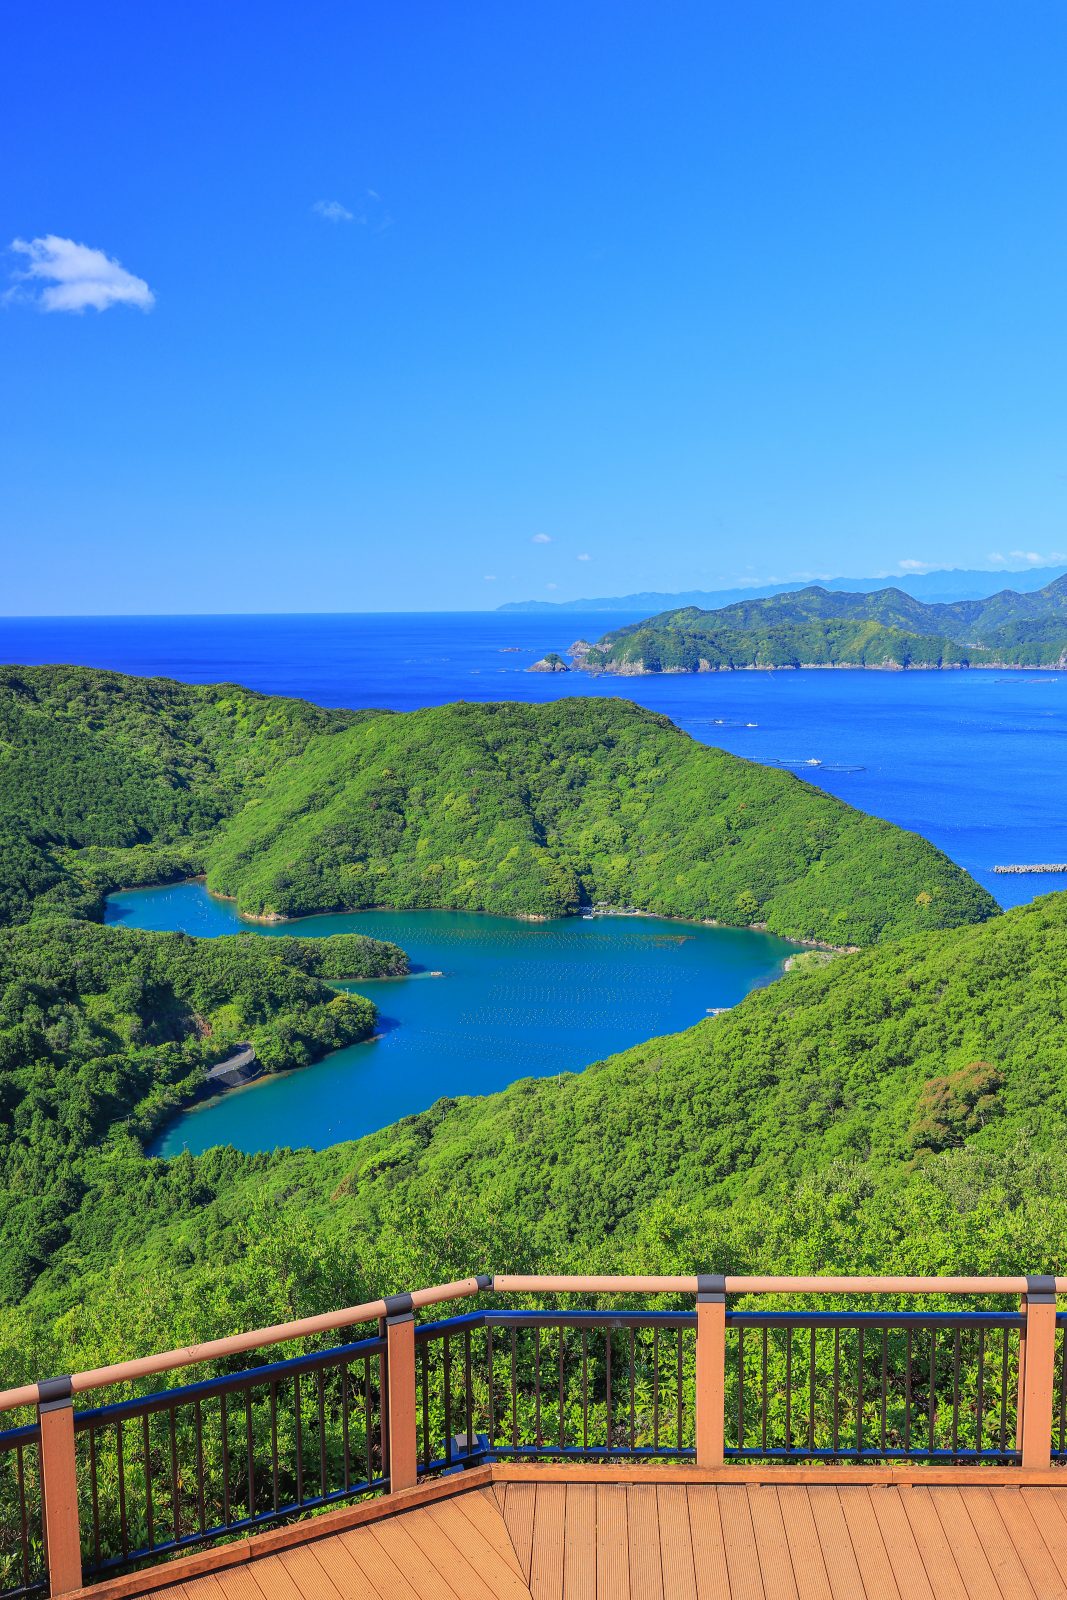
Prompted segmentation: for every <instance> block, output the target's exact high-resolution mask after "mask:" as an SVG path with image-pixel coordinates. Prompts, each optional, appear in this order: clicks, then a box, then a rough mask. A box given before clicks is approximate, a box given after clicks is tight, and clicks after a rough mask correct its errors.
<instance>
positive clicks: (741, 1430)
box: [737, 1322, 745, 1450]
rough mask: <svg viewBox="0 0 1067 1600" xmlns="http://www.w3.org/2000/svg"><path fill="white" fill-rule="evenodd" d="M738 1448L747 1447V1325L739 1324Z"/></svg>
mask: <svg viewBox="0 0 1067 1600" xmlns="http://www.w3.org/2000/svg"><path fill="white" fill-rule="evenodd" d="M737 1448H738V1449H739V1450H743V1449H744V1448H745V1325H744V1323H743V1322H739V1323H738V1325H737Z"/></svg>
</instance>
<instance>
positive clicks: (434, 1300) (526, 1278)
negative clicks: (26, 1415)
mask: <svg viewBox="0 0 1067 1600" xmlns="http://www.w3.org/2000/svg"><path fill="white" fill-rule="evenodd" d="M1031 1282H1032V1280H1031V1279H1029V1278H1027V1277H1023V1276H1016V1277H1010V1278H1008V1277H969V1278H950V1277H941V1278H939V1277H809V1278H804V1277H773V1276H772V1277H727V1278H726V1280H725V1285H726V1293H727V1294H729V1295H744V1294H833V1295H842V1294H860V1295H867V1294H920V1295H925V1294H949V1295H984V1294H993V1295H999V1294H1004V1295H1013V1296H1020V1295H1025V1294H1026V1292H1027V1288H1028V1287H1029V1285H1030V1284H1031ZM1053 1282H1054V1283H1055V1292H1056V1293H1057V1294H1067V1278H1056V1279H1054V1280H1053ZM699 1285H700V1280H699V1278H698V1277H697V1275H696V1274H695V1273H693V1274H689V1275H682V1276H671V1277H640V1276H629V1277H628V1276H625V1275H614V1274H608V1275H599V1276H591V1277H590V1276H574V1275H570V1274H548V1275H545V1274H529V1273H501V1274H499V1275H497V1276H496V1277H495V1278H481V1279H478V1278H462V1279H459V1280H458V1281H457V1282H455V1283H445V1284H440V1285H437V1286H436V1287H433V1288H429V1289H415V1290H413V1291H412V1294H411V1297H410V1298H411V1303H412V1306H413V1307H414V1308H416V1309H417V1308H418V1307H420V1306H430V1305H439V1304H440V1303H441V1302H442V1301H445V1300H460V1299H464V1298H466V1297H467V1296H470V1295H475V1294H478V1293H479V1292H481V1291H483V1290H492V1291H495V1292H496V1293H497V1294H692V1295H695V1294H696V1293H697V1292H698V1289H699ZM388 1311H389V1307H388V1306H387V1305H386V1302H385V1300H370V1301H367V1302H366V1303H365V1304H363V1305H358V1306H348V1307H346V1308H345V1309H344V1310H341V1311H328V1312H325V1313H323V1314H322V1315H321V1316H317V1317H302V1318H299V1319H298V1320H297V1321H295V1322H282V1323H277V1324H275V1325H274V1326H273V1327H270V1328H254V1329H251V1330H250V1331H249V1332H247V1333H237V1334H231V1335H230V1336H229V1337H227V1338H223V1339H208V1340H206V1341H205V1342H204V1343H203V1344H194V1345H187V1346H185V1347H184V1348H182V1349H178V1350H167V1351H164V1352H162V1353H160V1354H158V1355H151V1356H141V1357H139V1358H136V1359H134V1360H129V1361H118V1362H115V1363H113V1364H112V1365H111V1366H107V1367H95V1368H93V1369H92V1371H89V1372H78V1373H75V1374H74V1375H73V1376H72V1378H71V1388H72V1392H73V1393H74V1394H82V1393H84V1392H85V1390H87V1389H99V1388H103V1387H105V1386H107V1385H109V1384H115V1383H129V1382H133V1381H135V1380H136V1379H139V1378H147V1377H151V1376H153V1375H154V1374H156V1373H159V1372H173V1371H174V1370H175V1369H176V1368H178V1367H190V1366H195V1365H197V1364H198V1363H199V1362H202V1361H213V1360H218V1359H220V1358H222V1357H225V1356H233V1355H241V1354H243V1353H244V1352H245V1351H249V1350H258V1349H262V1348H264V1347H266V1346H268V1345H275V1344H283V1343H285V1342H286V1341H288V1340H290V1339H303V1338H309V1337H311V1336H312V1335H314V1334H318V1333H328V1332H330V1331H331V1330H333V1329H335V1328H344V1327H348V1326H350V1325H352V1324H353V1323H357V1322H372V1321H376V1320H378V1319H380V1318H382V1317H384V1316H386V1315H387V1314H388ZM37 1398H38V1386H37V1384H36V1383H26V1384H22V1385H21V1386H20V1387H18V1388H15V1389H4V1390H2V1391H0V1412H4V1411H11V1410H13V1409H14V1408H15V1407H16V1406H27V1405H35V1404H36V1402H37Z"/></svg>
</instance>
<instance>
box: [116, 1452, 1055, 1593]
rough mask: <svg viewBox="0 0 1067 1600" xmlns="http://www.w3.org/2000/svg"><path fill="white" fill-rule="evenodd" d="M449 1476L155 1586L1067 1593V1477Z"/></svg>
mask: <svg viewBox="0 0 1067 1600" xmlns="http://www.w3.org/2000/svg"><path fill="white" fill-rule="evenodd" d="M666 1476H667V1475H666V1474H665V1475H664V1477H665V1478H666ZM575 1477H576V1478H578V1477H580V1472H576V1473H575ZM440 1493H441V1495H442V1497H441V1498H436V1499H433V1500H429V1501H427V1503H424V1504H421V1505H413V1506H412V1507H411V1508H410V1509H407V1510H403V1511H399V1512H397V1513H395V1514H393V1515H387V1516H382V1517H380V1518H378V1519H377V1520H374V1521H366V1522H364V1523H363V1524H361V1525H360V1526H356V1527H351V1528H346V1529H342V1530H340V1531H337V1532H333V1533H330V1534H328V1535H326V1536H325V1537H315V1538H312V1537H308V1535H309V1534H310V1533H311V1532H312V1531H313V1528H314V1524H311V1525H309V1524H304V1542H302V1543H297V1542H293V1543H291V1544H290V1545H289V1546H288V1547H287V1548H281V1549H278V1550H277V1551H275V1552H272V1553H267V1554H263V1555H258V1556H254V1557H253V1558H252V1559H250V1560H246V1561H244V1562H243V1563H242V1564H240V1565H234V1566H230V1567H228V1568H225V1569H220V1570H217V1571H214V1572H203V1573H201V1574H200V1575H198V1576H189V1577H186V1578H185V1579H184V1580H183V1581H182V1582H180V1583H176V1584H175V1583H171V1584H169V1585H168V1586H167V1587H162V1588H161V1587H156V1588H155V1589H154V1591H153V1594H154V1600H530V1597H532V1600H1067V1486H1065V1487H1062V1488H1061V1487H1059V1486H1054V1487H1053V1486H1033V1487H1025V1486H1021V1485H1012V1486H1008V1485H1003V1484H993V1485H978V1484H974V1483H973V1482H970V1483H966V1484H963V1485H953V1484H937V1483H933V1484H929V1485H928V1484H895V1483H859V1484H855V1483H852V1484H849V1483H840V1482H829V1483H822V1484H814V1483H806V1482H799V1483H797V1482H795V1483H787V1482H780V1483H777V1484H767V1483H745V1482H736V1483H692V1482H690V1483H685V1482H670V1481H663V1482H659V1483H656V1482H631V1483H626V1484H623V1483H611V1482H603V1481H601V1482H585V1483H583V1482H580V1481H566V1482H550V1481H548V1482H531V1481H529V1480H525V1481H507V1480H506V1477H505V1478H503V1479H502V1480H500V1481H494V1482H491V1483H489V1482H485V1481H484V1480H483V1481H482V1482H481V1483H479V1484H478V1486H476V1487H470V1488H468V1487H466V1486H464V1485H463V1483H462V1480H457V1479H451V1480H448V1482H447V1484H442V1485H441V1486H440ZM159 1581H160V1580H159V1578H158V1576H157V1578H156V1583H157V1585H158V1583H159ZM125 1582H126V1583H127V1584H128V1583H129V1580H125ZM105 1587H107V1586H105ZM122 1592H123V1593H125V1594H127V1595H132V1594H134V1593H143V1592H144V1591H143V1590H137V1589H135V1588H133V1587H124V1589H123V1591H122Z"/></svg>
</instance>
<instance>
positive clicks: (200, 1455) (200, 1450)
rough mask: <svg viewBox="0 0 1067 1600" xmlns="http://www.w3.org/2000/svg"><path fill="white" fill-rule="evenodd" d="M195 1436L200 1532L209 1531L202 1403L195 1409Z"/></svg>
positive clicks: (197, 1509)
mask: <svg viewBox="0 0 1067 1600" xmlns="http://www.w3.org/2000/svg"><path fill="white" fill-rule="evenodd" d="M193 1434H194V1438H195V1439H196V1512H197V1517H198V1519H199V1522H200V1532H201V1533H204V1532H206V1530H207V1518H206V1517H205V1515H204V1419H203V1411H202V1408H201V1405H200V1401H199V1400H198V1401H197V1402H196V1405H195V1406H194V1407H193Z"/></svg>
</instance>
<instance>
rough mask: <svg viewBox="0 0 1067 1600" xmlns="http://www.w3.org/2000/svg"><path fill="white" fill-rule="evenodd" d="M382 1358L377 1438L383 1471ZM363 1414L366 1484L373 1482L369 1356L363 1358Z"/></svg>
mask: <svg viewBox="0 0 1067 1600" xmlns="http://www.w3.org/2000/svg"><path fill="white" fill-rule="evenodd" d="M381 1376H382V1358H381V1356H380V1355H379V1357H378V1401H379V1405H378V1424H379V1426H378V1436H379V1440H380V1445H381V1461H382V1471H383V1472H384V1471H385V1439H384V1437H383V1430H384V1428H385V1407H384V1405H383V1404H382V1401H381V1391H382V1382H381ZM363 1412H364V1416H365V1417H366V1419H367V1433H366V1449H367V1482H368V1483H373V1482H374V1430H373V1428H372V1427H371V1418H372V1417H373V1415H374V1400H373V1398H372V1396H371V1385H370V1356H364V1357H363Z"/></svg>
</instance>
